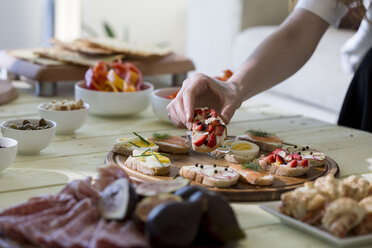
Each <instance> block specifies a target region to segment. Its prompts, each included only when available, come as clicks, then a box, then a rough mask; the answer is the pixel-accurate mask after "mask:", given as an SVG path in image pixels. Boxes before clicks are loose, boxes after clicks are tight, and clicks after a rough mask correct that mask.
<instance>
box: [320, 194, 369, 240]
mask: <svg viewBox="0 0 372 248" xmlns="http://www.w3.org/2000/svg"><path fill="white" fill-rule="evenodd" d="M365 214H366V210H365V209H364V207H362V206H360V205H359V204H358V202H357V201H355V200H354V199H351V198H348V197H341V198H339V199H337V200H335V201H333V202H331V203H330V204H329V206H327V207H326V209H325V212H324V215H323V218H322V226H323V227H324V228H325V229H326V230H327V231H328V232H330V233H332V234H333V235H336V236H337V237H339V238H342V237H345V236H346V235H347V234H348V232H349V231H350V230H352V229H353V228H354V227H355V226H357V225H358V224H359V223H360V222H361V221H362V220H363V218H364V216H365Z"/></svg>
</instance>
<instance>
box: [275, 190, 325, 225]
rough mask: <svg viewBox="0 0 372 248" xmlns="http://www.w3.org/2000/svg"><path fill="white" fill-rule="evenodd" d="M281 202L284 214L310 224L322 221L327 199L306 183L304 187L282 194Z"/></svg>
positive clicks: (281, 209)
mask: <svg viewBox="0 0 372 248" xmlns="http://www.w3.org/2000/svg"><path fill="white" fill-rule="evenodd" d="M281 200H282V205H281V207H280V211H281V212H282V213H284V214H286V215H289V216H292V217H294V218H296V219H299V220H301V221H304V222H306V223H309V224H313V223H316V222H318V221H319V220H320V219H321V217H322V210H323V209H324V207H325V203H326V198H325V197H324V196H323V195H321V194H320V193H319V192H318V190H317V189H316V188H315V187H314V186H313V184H312V183H305V185H304V187H300V188H297V189H295V190H293V191H289V192H287V193H284V194H282V195H281Z"/></svg>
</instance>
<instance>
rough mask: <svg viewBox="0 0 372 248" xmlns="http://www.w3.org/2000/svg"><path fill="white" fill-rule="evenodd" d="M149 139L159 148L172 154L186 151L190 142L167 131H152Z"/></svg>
mask: <svg viewBox="0 0 372 248" xmlns="http://www.w3.org/2000/svg"><path fill="white" fill-rule="evenodd" d="M148 140H149V141H151V142H153V143H155V144H156V145H157V146H159V150H160V151H163V152H169V153H173V154H184V153H188V152H189V149H190V142H189V141H188V140H187V139H185V138H183V137H181V136H172V135H169V134H167V133H153V135H152V136H151V137H149V138H148Z"/></svg>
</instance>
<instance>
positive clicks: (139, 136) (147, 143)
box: [133, 132, 150, 145]
mask: <svg viewBox="0 0 372 248" xmlns="http://www.w3.org/2000/svg"><path fill="white" fill-rule="evenodd" d="M133 134H134V135H136V136H137V137H138V138H139V139H140V140H142V141H143V142H145V143H146V145H150V142H148V141H147V140H146V139H145V138H143V137H142V136H141V135H139V134H138V133H136V132H133Z"/></svg>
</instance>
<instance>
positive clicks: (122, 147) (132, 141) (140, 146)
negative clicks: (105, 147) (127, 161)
mask: <svg viewBox="0 0 372 248" xmlns="http://www.w3.org/2000/svg"><path fill="white" fill-rule="evenodd" d="M147 149H150V150H151V151H153V152H157V151H158V149H159V147H158V146H157V145H156V144H155V143H153V142H149V145H148V144H146V143H144V142H143V141H141V139H140V138H138V137H132V138H122V139H120V138H119V139H116V141H115V143H114V144H113V146H112V149H111V151H112V152H114V153H117V154H121V155H124V156H127V157H128V156H131V155H132V154H133V151H145V150H147Z"/></svg>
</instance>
